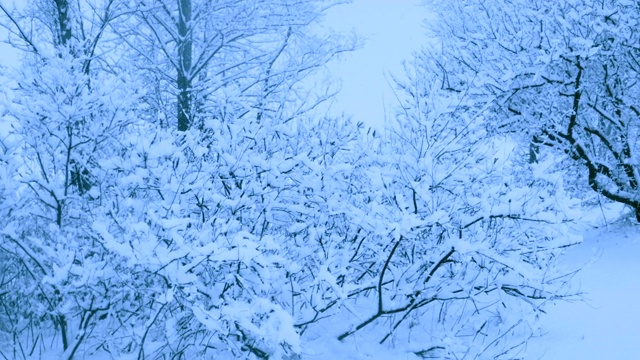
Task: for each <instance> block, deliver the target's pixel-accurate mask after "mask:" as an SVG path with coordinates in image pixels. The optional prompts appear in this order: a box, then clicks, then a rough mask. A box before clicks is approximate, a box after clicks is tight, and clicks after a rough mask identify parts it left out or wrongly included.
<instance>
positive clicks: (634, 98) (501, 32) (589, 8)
mask: <svg viewBox="0 0 640 360" xmlns="http://www.w3.org/2000/svg"><path fill="white" fill-rule="evenodd" d="M428 3H429V5H430V6H431V7H432V9H434V10H435V11H437V12H439V13H440V19H441V20H440V26H438V27H437V28H436V30H435V35H436V36H437V38H438V39H439V46H438V47H439V49H438V50H437V51H435V52H433V53H432V54H431V57H432V59H433V63H432V71H435V72H438V73H440V74H441V82H440V83H439V84H438V86H439V87H440V88H441V89H443V90H446V91H450V92H455V93H461V92H464V93H466V94H468V95H469V96H470V97H472V98H473V99H474V100H472V102H473V103H474V104H473V105H471V106H476V107H478V108H483V109H485V110H486V111H485V112H484V113H483V116H484V118H485V119H486V123H487V126H488V128H489V129H491V131H494V132H501V133H510V134H512V135H513V136H514V137H515V138H516V139H518V141H520V142H522V143H524V144H531V145H530V146H531V154H530V157H531V160H532V161H536V160H537V159H538V157H539V154H538V153H539V152H540V151H541V150H542V149H543V148H545V145H546V146H550V147H553V148H555V149H557V150H559V153H560V154H566V155H567V156H569V157H571V158H572V159H574V160H575V161H577V163H578V164H579V166H581V167H582V169H583V170H582V171H583V172H584V174H585V177H586V178H587V182H588V185H589V186H590V187H591V188H592V189H593V190H595V191H596V192H598V193H600V194H602V195H603V196H605V197H606V198H608V199H610V200H613V201H616V202H620V203H623V204H626V205H628V206H630V207H631V208H632V209H634V210H635V211H636V214H637V217H638V220H639V221H640V201H639V200H640V198H638V195H637V193H638V181H639V180H640V178H639V173H638V170H637V169H638V158H637V154H636V152H637V136H638V135H637V133H638V126H637V124H638V121H637V119H638V117H639V116H640V112H639V111H638V104H637V102H638V83H637V81H636V78H637V77H638V71H639V68H638V61H637V60H638V56H639V53H638V49H637V46H636V44H637V43H638V40H639V39H638V35H637V31H635V29H636V27H637V24H638V20H639V19H640V8H639V7H638V4H637V3H635V2H632V1H623V0H606V1H600V0H598V1H595V0H594V1H562V2H557V1H492V2H490V3H488V2H483V1H475V0H461V1H429V2H428ZM541 148H542V149H541Z"/></svg>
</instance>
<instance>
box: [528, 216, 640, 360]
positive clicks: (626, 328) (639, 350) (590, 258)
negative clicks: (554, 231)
mask: <svg viewBox="0 0 640 360" xmlns="http://www.w3.org/2000/svg"><path fill="white" fill-rule="evenodd" d="M564 261H565V262H566V264H567V265H568V266H579V265H581V264H585V265H584V267H583V269H582V271H581V272H580V273H578V275H577V276H576V278H575V283H576V285H577V286H578V288H579V289H580V290H581V291H582V292H584V293H585V294H584V298H585V301H583V302H574V303H567V302H558V303H557V304H555V305H554V306H549V307H548V309H547V316H545V317H543V318H542V319H541V324H542V326H543V328H544V329H545V330H546V331H547V333H546V334H544V336H542V337H540V338H536V339H533V340H532V341H531V342H530V343H529V346H528V351H527V357H526V359H544V360H567V359H582V360H602V359H640V330H639V329H638V325H639V324H640V306H639V305H638V297H639V296H640V226H639V225H637V224H634V221H633V220H632V218H629V217H624V218H623V219H621V220H618V221H616V222H614V223H613V224H610V225H609V226H608V227H602V228H599V229H593V230H589V231H587V232H586V233H585V235H584V242H583V243H582V244H580V245H578V246H574V247H573V248H571V249H569V250H568V251H567V255H566V257H565V259H564Z"/></svg>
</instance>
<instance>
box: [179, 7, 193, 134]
mask: <svg viewBox="0 0 640 360" xmlns="http://www.w3.org/2000/svg"><path fill="white" fill-rule="evenodd" d="M179 2H180V4H179V5H180V7H179V11H180V14H179V15H180V17H179V19H178V35H179V39H178V41H179V43H178V56H179V64H178V69H177V70H178V81H177V82H178V84H177V85H178V130H179V131H186V130H188V129H189V127H190V126H191V122H192V114H191V100H192V99H191V98H192V97H191V92H192V74H191V72H192V71H191V62H192V51H193V49H192V48H193V41H192V40H191V0H180V1H179Z"/></svg>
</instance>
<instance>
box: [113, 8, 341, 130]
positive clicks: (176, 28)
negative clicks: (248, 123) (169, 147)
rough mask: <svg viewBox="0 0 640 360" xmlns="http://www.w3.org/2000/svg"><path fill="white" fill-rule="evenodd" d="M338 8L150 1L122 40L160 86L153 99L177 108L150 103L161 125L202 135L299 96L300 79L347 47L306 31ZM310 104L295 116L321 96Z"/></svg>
mask: <svg viewBox="0 0 640 360" xmlns="http://www.w3.org/2000/svg"><path fill="white" fill-rule="evenodd" d="M338 3H339V1H303V2H301V1H289V0H286V1H270V0H251V1H242V2H238V1H217V2H210V1H205V0H180V1H177V2H176V1H167V0H153V1H149V2H144V3H141V5H140V6H138V7H136V8H135V9H133V10H134V11H135V13H136V14H137V21H136V22H132V23H131V28H130V29H128V30H126V31H122V35H123V37H124V38H126V39H128V41H129V43H130V44H131V45H132V49H134V51H135V53H134V54H135V55H134V57H137V58H138V59H139V60H138V61H137V64H138V66H139V68H140V69H145V70H147V71H150V73H149V74H148V75H149V78H150V79H154V80H151V81H153V82H155V83H156V84H158V85H156V86H154V88H156V89H158V92H157V94H156V95H155V96H156V99H165V100H162V101H159V102H160V103H166V102H167V101H169V102H170V103H173V104H175V108H176V112H175V113H174V114H173V115H172V114H166V113H164V111H160V110H158V105H156V104H158V102H155V104H154V103H153V102H152V103H151V107H152V108H155V109H156V111H158V113H159V115H160V120H161V121H163V122H165V123H166V121H167V120H171V123H173V124H177V129H178V130H180V131H186V130H188V129H189V128H192V127H193V126H196V127H198V128H199V129H203V127H206V125H205V123H206V122H207V121H210V120H211V119H212V118H218V119H222V118H224V117H225V116H226V117H229V118H231V117H236V114H237V115H238V116H237V117H246V116H251V117H255V118H258V119H259V118H261V117H262V116H264V114H265V112H274V111H275V112H278V111H281V110H282V108H283V107H284V106H287V105H288V103H289V102H288V101H286V100H284V99H286V98H287V97H290V96H291V93H293V92H300V91H304V90H303V89H302V86H301V80H302V79H304V78H305V77H306V76H307V75H308V74H310V73H311V72H312V71H314V70H316V69H318V68H319V67H322V66H323V65H324V64H325V63H326V62H327V61H328V60H329V59H330V58H331V57H333V56H335V55H336V54H339V53H341V52H343V51H347V50H351V49H352V48H353V42H352V41H344V40H338V39H337V38H335V37H333V36H332V37H330V38H327V37H326V36H324V35H314V30H313V28H312V24H313V23H314V22H315V21H316V20H317V18H318V17H319V16H321V15H322V13H323V12H324V11H325V10H326V9H327V8H329V7H331V6H333V5H336V4H338ZM307 90H308V89H307ZM312 94H313V93H309V94H308V95H312ZM299 95H300V96H299V98H304V96H302V94H299ZM172 97H173V98H174V99H175V100H171V98H172ZM309 99H311V100H308V103H307V104H306V105H305V106H303V107H302V108H298V109H296V110H297V112H298V113H300V111H303V110H304V108H312V107H314V106H315V105H316V102H318V101H324V100H326V96H321V97H320V98H318V99H315V100H314V99H313V97H312V96H310V97H309ZM297 106H300V104H298V105H297ZM230 114H234V115H230ZM167 116H168V118H167ZM173 126H176V125H173Z"/></svg>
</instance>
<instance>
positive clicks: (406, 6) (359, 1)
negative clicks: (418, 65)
mask: <svg viewBox="0 0 640 360" xmlns="http://www.w3.org/2000/svg"><path fill="white" fill-rule="evenodd" d="M419 3H420V1H419V0H354V1H353V3H351V4H347V5H341V6H337V7H335V8H333V9H331V10H330V12H329V13H328V14H327V18H326V20H325V23H324V25H325V26H327V27H330V28H333V29H334V30H336V31H339V32H349V31H351V30H354V29H355V31H356V33H357V34H359V35H360V36H361V37H363V38H364V39H365V41H366V42H365V45H364V47H362V48H361V49H359V50H357V51H355V52H353V53H350V54H347V55H346V56H345V58H344V59H343V60H342V61H339V62H337V63H334V64H332V65H331V66H330V71H331V73H332V75H334V76H335V77H337V78H340V79H341V80H342V91H341V93H340V94H339V95H338V98H337V99H336V102H335V103H334V105H333V106H332V112H334V113H341V112H344V113H346V114H350V115H352V116H353V118H354V119H356V120H358V121H364V122H365V123H367V124H371V125H382V124H383V123H384V118H385V112H384V109H385V104H386V107H387V113H389V112H390V108H391V107H393V106H395V104H396V101H395V98H394V95H393V91H392V90H391V88H390V87H389V85H388V83H387V78H388V79H389V81H391V79H390V78H389V76H388V73H389V72H391V73H395V74H399V73H401V72H402V65H401V64H402V61H403V60H408V59H410V57H411V54H412V52H413V51H415V50H418V49H419V48H420V46H421V45H422V44H424V42H425V41H426V37H425V36H424V27H423V22H424V20H425V18H426V17H427V11H426V9H425V8H424V7H422V6H420V5H419ZM385 75H387V76H386V78H385Z"/></svg>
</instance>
